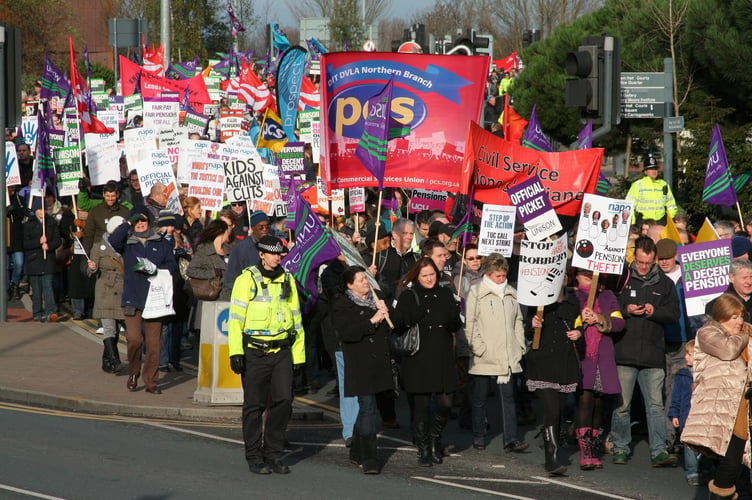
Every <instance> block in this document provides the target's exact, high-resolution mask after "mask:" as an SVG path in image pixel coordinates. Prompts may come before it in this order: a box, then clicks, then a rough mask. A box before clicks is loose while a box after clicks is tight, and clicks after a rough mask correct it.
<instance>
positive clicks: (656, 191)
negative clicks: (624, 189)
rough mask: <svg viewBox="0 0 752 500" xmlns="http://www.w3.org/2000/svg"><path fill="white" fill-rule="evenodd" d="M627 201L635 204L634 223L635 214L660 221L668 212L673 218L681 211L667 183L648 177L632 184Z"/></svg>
mask: <svg viewBox="0 0 752 500" xmlns="http://www.w3.org/2000/svg"><path fill="white" fill-rule="evenodd" d="M625 199H626V200H627V201H631V202H632V203H634V210H633V211H632V222H633V223H634V222H635V220H636V214H635V212H640V213H641V214H642V216H643V217H644V218H646V219H653V220H660V219H662V218H663V216H664V215H666V212H668V215H669V216H670V217H671V218H673V217H674V216H675V215H676V212H677V211H678V210H679V208H678V207H677V206H676V200H675V199H674V194H673V193H672V192H671V187H669V185H668V184H666V181H664V180H663V179H655V180H653V179H652V178H650V177H649V176H647V175H646V176H645V177H643V178H642V179H639V180H637V181H635V182H633V183H632V186H631V187H630V188H629V192H628V193H627V196H626V198H625Z"/></svg>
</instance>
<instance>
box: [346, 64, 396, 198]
mask: <svg viewBox="0 0 752 500" xmlns="http://www.w3.org/2000/svg"><path fill="white" fill-rule="evenodd" d="M393 88H394V75H392V76H391V77H390V78H389V82H387V84H386V85H384V88H383V89H382V90H381V91H380V92H379V93H378V94H376V95H375V96H373V97H371V98H370V99H368V101H367V104H366V106H367V108H368V116H367V117H366V121H365V124H364V125H363V135H361V136H360V140H359V141H358V147H357V148H356V149H355V156H356V157H357V158H358V159H359V160H360V161H361V163H363V166H364V167H366V169H368V171H369V172H371V174H372V175H373V176H374V177H376V180H378V181H379V190H381V189H383V187H384V169H385V168H386V148H387V142H388V141H389V118H390V117H391V109H392V89H393Z"/></svg>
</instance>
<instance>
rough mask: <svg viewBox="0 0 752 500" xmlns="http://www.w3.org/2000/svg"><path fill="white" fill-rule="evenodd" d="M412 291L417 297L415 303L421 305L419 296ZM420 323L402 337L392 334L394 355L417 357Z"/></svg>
mask: <svg viewBox="0 0 752 500" xmlns="http://www.w3.org/2000/svg"><path fill="white" fill-rule="evenodd" d="M410 291H411V292H413V295H415V303H416V304H420V300H419V299H418V294H417V293H416V292H415V290H413V289H410ZM418 323H420V321H418V322H417V323H415V324H414V325H413V326H411V327H410V328H408V329H407V331H406V332H405V333H403V334H402V335H398V334H396V333H395V332H392V334H391V341H392V342H391V343H392V351H393V352H394V354H396V355H397V356H401V357H410V356H415V353H417V352H418V350H419V349H420V327H419V326H418Z"/></svg>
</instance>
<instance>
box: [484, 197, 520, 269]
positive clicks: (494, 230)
mask: <svg viewBox="0 0 752 500" xmlns="http://www.w3.org/2000/svg"><path fill="white" fill-rule="evenodd" d="M515 212H516V209H515V208H514V207H511V206H506V205H490V204H488V203H486V204H485V205H483V216H482V217H481V221H480V235H479V236H478V255H489V254H491V253H494V252H498V253H500V254H501V255H503V256H504V257H511V256H512V246H513V243H514V219H515Z"/></svg>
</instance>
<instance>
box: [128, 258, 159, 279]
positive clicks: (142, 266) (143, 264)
mask: <svg viewBox="0 0 752 500" xmlns="http://www.w3.org/2000/svg"><path fill="white" fill-rule="evenodd" d="M133 270H134V271H140V272H142V273H144V274H148V275H149V276H153V275H155V274H157V265H156V264H154V263H153V262H152V261H150V260H149V259H145V258H143V257H138V258H137V259H136V265H134V266H133Z"/></svg>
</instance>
